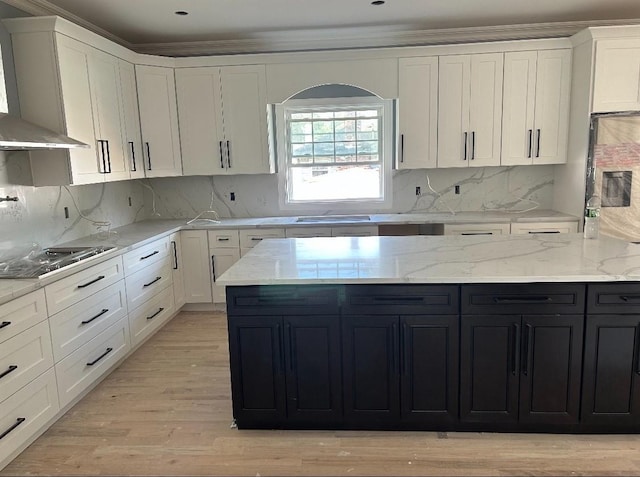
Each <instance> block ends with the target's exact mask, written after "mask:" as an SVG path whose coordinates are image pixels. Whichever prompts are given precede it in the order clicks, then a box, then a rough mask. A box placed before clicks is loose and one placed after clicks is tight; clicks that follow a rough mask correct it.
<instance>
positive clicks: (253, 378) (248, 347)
mask: <svg viewBox="0 0 640 477" xmlns="http://www.w3.org/2000/svg"><path fill="white" fill-rule="evenodd" d="M282 331H283V330H282V318H281V317H279V316H243V317H237V316H230V317H229V361H230V367H231V393H232V395H233V416H234V417H235V419H236V423H237V424H238V427H240V428H243V427H270V426H277V425H280V424H281V422H282V421H283V420H284V419H285V417H286V400H285V374H284V372H285V369H284V360H283V336H282Z"/></svg>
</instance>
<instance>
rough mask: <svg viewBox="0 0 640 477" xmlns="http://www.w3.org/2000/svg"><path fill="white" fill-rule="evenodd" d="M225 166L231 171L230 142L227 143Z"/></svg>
mask: <svg viewBox="0 0 640 477" xmlns="http://www.w3.org/2000/svg"><path fill="white" fill-rule="evenodd" d="M227 166H228V167H229V169H231V142H230V141H227Z"/></svg>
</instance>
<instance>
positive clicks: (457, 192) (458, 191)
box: [455, 185, 460, 194]
mask: <svg viewBox="0 0 640 477" xmlns="http://www.w3.org/2000/svg"><path fill="white" fill-rule="evenodd" d="M455 193H456V194H459V193H460V186H459V185H456V187H455Z"/></svg>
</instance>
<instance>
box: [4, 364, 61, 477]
mask: <svg viewBox="0 0 640 477" xmlns="http://www.w3.org/2000/svg"><path fill="white" fill-rule="evenodd" d="M59 410H60V406H59V403H58V393H57V388H56V375H55V373H54V371H53V368H49V369H48V370H47V371H46V372H44V373H42V374H41V375H40V376H38V377H37V378H36V379H34V380H33V381H31V382H30V383H29V384H27V385H26V386H25V387H23V388H22V389H20V390H19V391H18V392H16V393H15V394H13V395H12V396H11V397H9V398H7V399H6V400H4V401H2V402H0V435H2V436H3V437H2V439H0V469H1V468H2V467H3V466H4V465H6V464H8V463H9V461H10V459H13V457H15V456H16V455H17V453H18V452H20V451H22V449H23V448H24V447H25V446H26V445H28V444H29V443H30V442H31V441H33V440H34V439H35V438H36V437H37V436H38V435H39V434H40V432H41V431H43V430H44V426H45V425H47V423H48V422H49V421H50V420H51V419H53V417H54V416H55V415H56V414H57V412H58V411H59Z"/></svg>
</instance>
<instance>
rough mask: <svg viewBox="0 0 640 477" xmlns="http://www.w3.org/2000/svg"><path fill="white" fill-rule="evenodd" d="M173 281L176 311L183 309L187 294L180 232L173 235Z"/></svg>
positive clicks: (171, 238) (171, 237)
mask: <svg viewBox="0 0 640 477" xmlns="http://www.w3.org/2000/svg"><path fill="white" fill-rule="evenodd" d="M169 238H170V240H171V254H172V262H171V267H172V268H171V279H172V281H173V299H174V301H175V305H176V310H179V309H180V308H182V305H184V304H185V302H186V294H185V293H186V292H185V288H184V263H183V262H182V245H181V244H182V242H181V240H180V232H176V233H173V234H171V236H170V237H169Z"/></svg>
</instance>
